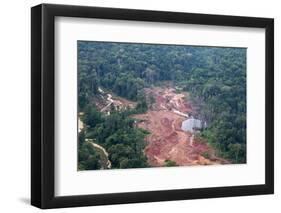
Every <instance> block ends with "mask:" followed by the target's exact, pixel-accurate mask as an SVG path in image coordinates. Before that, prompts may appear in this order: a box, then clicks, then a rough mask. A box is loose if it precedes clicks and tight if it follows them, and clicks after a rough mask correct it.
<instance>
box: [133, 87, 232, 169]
mask: <svg viewBox="0 0 281 213" xmlns="http://www.w3.org/2000/svg"><path fill="white" fill-rule="evenodd" d="M146 93H147V94H149V95H150V96H151V95H152V96H153V97H154V99H155V103H154V104H153V105H152V107H151V109H150V110H148V112H147V113H145V114H139V115H135V116H134V117H135V118H137V119H139V120H140V121H139V122H138V124H137V125H138V127H140V128H143V129H146V130H148V131H149V132H150V133H151V134H149V136H148V137H147V138H146V140H147V143H148V144H147V146H146V148H145V154H146V156H147V158H148V161H149V163H150V164H151V165H152V166H163V165H165V160H172V161H175V162H176V164H177V165H180V166H183V165H209V164H223V163H227V162H226V161H225V160H223V159H220V158H217V157H216V156H215V154H214V150H213V149H212V148H210V147H208V145H207V144H206V143H203V142H202V141H199V139H198V138H196V137H194V136H192V134H191V133H190V132H185V131H183V130H182V129H181V123H182V121H184V120H185V119H186V117H187V116H188V115H189V114H190V113H192V107H191V105H190V104H188V102H187V101H186V100H185V97H186V96H187V94H184V93H180V94H178V93H176V92H175V90H174V89H172V88H159V87H157V88H153V89H147V91H146ZM206 152H207V153H208V154H209V156H210V157H209V159H206V158H205V157H203V156H202V153H206Z"/></svg>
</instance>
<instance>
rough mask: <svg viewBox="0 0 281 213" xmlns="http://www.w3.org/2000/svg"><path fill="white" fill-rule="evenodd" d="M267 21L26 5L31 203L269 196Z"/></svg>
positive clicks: (270, 44)
mask: <svg viewBox="0 0 281 213" xmlns="http://www.w3.org/2000/svg"><path fill="white" fill-rule="evenodd" d="M273 30H274V21H273V19H270V18H254V17H238V16H222V15H207V14H191V13H177V12H164V11H146V10H129V9H113V8H101V7H85V6H66V5H51V4H42V5H38V6H35V7H33V8H32V9H31V39H32V42H31V43H32V46H31V50H32V55H31V58H32V63H31V72H32V73H31V76H32V79H31V82H32V85H31V90H32V91H31V95H32V103H31V105H32V117H31V121H32V126H31V127H32V134H31V135H32V140H31V147H32V150H31V152H32V155H31V170H32V171H31V185H32V186H31V203H32V205H34V206H37V207H40V208H58V207H74V206H89V205H104V204H121V203H136V202H152V201H168V200H180V199H197V198H214V197H226V196H242V195H259V194H272V193H273V191H274V151H273V145H274V144H273V140H274V85H273V83H274V31H273Z"/></svg>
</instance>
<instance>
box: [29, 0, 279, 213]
mask: <svg viewBox="0 0 281 213" xmlns="http://www.w3.org/2000/svg"><path fill="white" fill-rule="evenodd" d="M58 16H63V17H80V18H101V19H115V20H132V21H146V22H162V23H182V24H200V25H217V26H237V27H251V28H264V29H265V32H266V41H265V43H266V48H265V61H266V65H265V76H266V77H265V85H266V97H265V98H266V112H265V114H266V118H265V121H266V129H265V131H266V135H265V161H266V162H265V184H262V185H247V186H229V187H228V186H226V187H214V188H198V189H177V190H164V191H145V192H130V193H112V194H93V195H78V196H77V195H73V196H60V197H56V196H55V195H54V189H55V181H54V178H55V171H54V167H55V165H54V163H55V161H54V157H55V156H54V150H55V144H54V143H55V140H54V139H55V138H54V132H55V125H54V124H55V123H54V122H55V107H54V106H55V99H54V95H55V85H54V78H55V75H54V72H55V69H54V65H55V64H54V59H55V52H54V50H55V47H54V21H55V17H58ZM272 193H274V20H273V19H270V18H254V17H240V16H224V15H208V14H194V13H178V12H163V11H147V10H131V9H113V8H102V7H86V6H67V5H53V4H41V5H38V6H35V7H32V9H31V204H32V205H34V206H36V207H39V208H42V209H46V208H60V207H76V206H91V205H105V204H121V203H138V202H154V201H169V200H182V199H197V198H217V197H229V196H246V195H260V194H272Z"/></svg>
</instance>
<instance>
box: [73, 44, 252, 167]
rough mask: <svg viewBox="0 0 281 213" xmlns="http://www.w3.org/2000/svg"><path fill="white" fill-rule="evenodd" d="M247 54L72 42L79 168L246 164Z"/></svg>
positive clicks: (231, 50)
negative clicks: (75, 53)
mask: <svg viewBox="0 0 281 213" xmlns="http://www.w3.org/2000/svg"><path fill="white" fill-rule="evenodd" d="M246 56H247V49H246V48H241V47H211V46H192V45H171V44H146V43H121V42H101V41H80V40H79V41H77V76H78V81H77V83H78V91H77V98H78V111H77V132H78V138H77V140H78V141H77V143H78V150H77V153H78V162H77V170H78V171H84V170H106V169H130V168H157V167H158V168H159V167H160V168H163V167H177V166H209V165H220V166H224V165H229V164H235V165H238V164H245V163H247V156H246V123H247V122H246V117H247V116H246V111H247V110H246V109H247V104H246V68H247V67H246V64H247V63H246V62H247V58H246ZM235 165H234V166H235Z"/></svg>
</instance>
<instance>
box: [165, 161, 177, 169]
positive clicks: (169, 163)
mask: <svg viewBox="0 0 281 213" xmlns="http://www.w3.org/2000/svg"><path fill="white" fill-rule="evenodd" d="M165 166H166V167H172V166H178V165H177V163H176V162H175V161H173V160H165Z"/></svg>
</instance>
